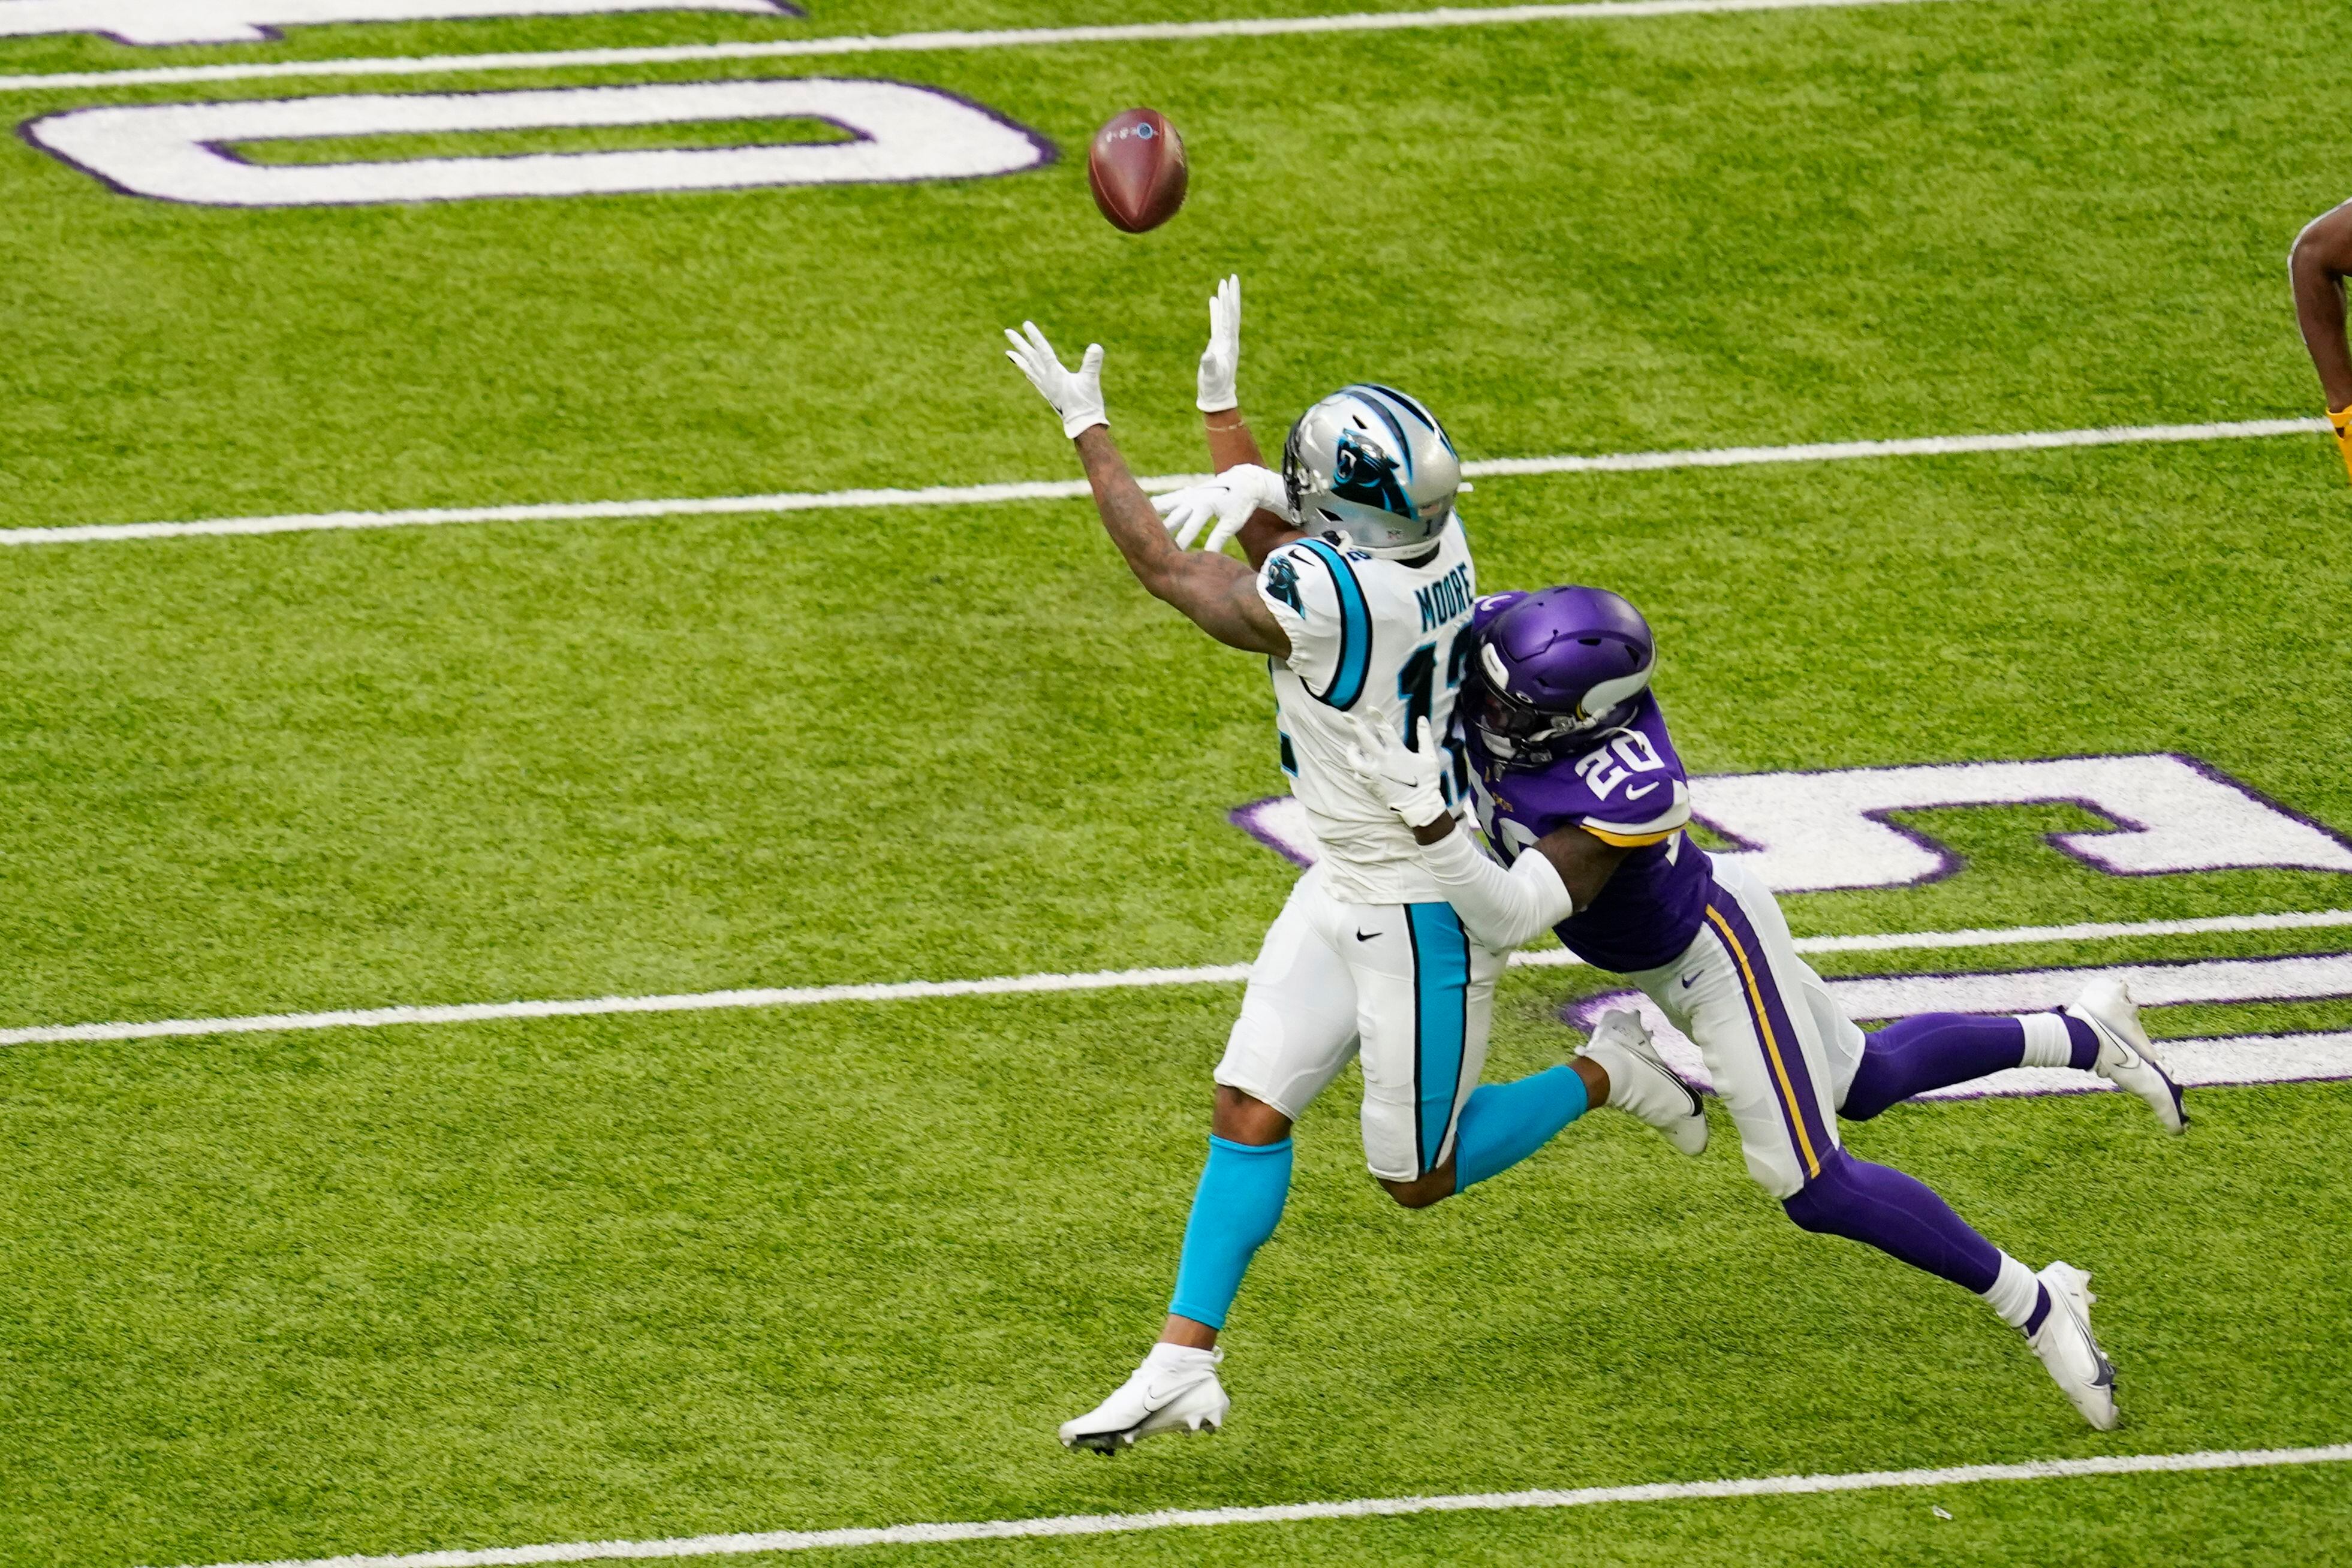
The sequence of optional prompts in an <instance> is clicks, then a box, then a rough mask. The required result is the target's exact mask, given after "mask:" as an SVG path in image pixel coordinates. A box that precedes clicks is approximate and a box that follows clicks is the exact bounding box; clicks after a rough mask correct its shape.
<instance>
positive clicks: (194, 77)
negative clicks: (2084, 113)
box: [0, 0, 1927, 92]
mask: <svg viewBox="0 0 2352 1568" xmlns="http://www.w3.org/2000/svg"><path fill="white" fill-rule="evenodd" d="M1926 3H1927V0H1594V3H1593V4H1590V5H1495V6H1455V5H1447V6H1441V7H1439V8H1437V9H1434V10H1429V11H1389V12H1357V13H1349V14H1348V15H1344V16H1256V17H1235V18H1229V19H1226V20H1222V21H1207V22H1127V23H1117V24H1111V25H1108V26H1085V27H1002V28H992V29H987V30H982V31H961V32H924V33H883V34H873V35H865V36H860V37H838V38H779V39H772V40H769V41H766V42H761V43H731V44H671V45H660V46H651V47H642V48H632V49H549V50H540V51H536V52H530V53H519V54H481V55H415V56H380V57H373V58H357V59H354V58H344V59H326V60H281V61H275V62H266V61H238V62H234V63H231V64H226V65H216V66H142V67H135V68H131V69H128V70H113V71H43V72H35V73H32V74H28V75H24V76H7V77H0V92H50V91H55V90H57V89H60V88H93V87H148V86H159V85H173V84H177V83H182V82H208V81H268V80H283V79H286V78H304V77H351V76H428V75H429V76H440V75H445V74H449V73H455V72H477V71H519V70H529V71H543V70H554V69H572V68H579V67H583V66H585V67H595V66H650V65H691V64H696V63H698V62H701V61H705V60H777V59H785V60H789V59H808V58H812V57H825V56H834V55H879V54H938V53H961V52H965V51H969V50H974V49H1024V48H1031V49H1034V48H1040V47H1049V46H1053V45H1057V44H1146V43H1170V42H1179V41H1182V40H1185V39H1191V38H1269V37H1283V36H1286V35H1294V34H1300V33H1376V32H1403V31H1411V30H1418V29H1426V28H1433V27H1496V26H1526V25H1528V24H1529V23H1534V22H1607V21H1620V20H1625V19H1628V18H1635V17H1643V16H1705V15H1713V14H1717V13H1721V12H1727V11H1829V10H1849V9H1853V8H1854V7H1858V6H1864V5H1869V6H1884V5H1921V4H1926Z"/></svg>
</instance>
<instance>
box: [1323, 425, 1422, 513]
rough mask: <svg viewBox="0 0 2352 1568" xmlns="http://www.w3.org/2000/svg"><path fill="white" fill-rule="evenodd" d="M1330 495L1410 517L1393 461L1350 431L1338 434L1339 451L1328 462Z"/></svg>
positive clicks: (1409, 509) (1407, 503)
mask: <svg viewBox="0 0 2352 1568" xmlns="http://www.w3.org/2000/svg"><path fill="white" fill-rule="evenodd" d="M1331 493H1332V494H1333V495H1335V496H1337V497H1339V498H1340V499H1341V500H1343V501H1356V502H1360V503H1361V504H1362V505H1364V506H1367V507H1379V508H1380V509H1381V511H1383V512H1394V513H1395V514H1396V515H1397V516H1398V517H1412V502H1411V501H1409V500H1407V499H1405V494H1404V486H1402V485H1400V484H1398V483H1397V463H1396V459H1395V458H1393V457H1391V456H1390V455H1388V454H1387V453H1385V452H1382V451H1381V450H1380V449H1379V448H1377V447H1375V446H1373V445H1372V444H1370V442H1368V441H1366V440H1364V438H1363V437H1361V436H1360V435H1358V434H1356V433H1355V432H1354V431H1352V430H1343V431H1341V432H1340V433H1339V452H1338V454H1337V455H1335V456H1334V457H1333V459H1332V462H1331Z"/></svg>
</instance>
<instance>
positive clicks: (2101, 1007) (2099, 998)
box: [2059, 976, 2189, 1134]
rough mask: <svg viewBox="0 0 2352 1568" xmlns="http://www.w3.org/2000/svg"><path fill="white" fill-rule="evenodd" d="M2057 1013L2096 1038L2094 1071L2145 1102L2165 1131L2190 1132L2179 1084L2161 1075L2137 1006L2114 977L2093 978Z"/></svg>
mask: <svg viewBox="0 0 2352 1568" xmlns="http://www.w3.org/2000/svg"><path fill="white" fill-rule="evenodd" d="M2059 1010H2060V1011H2062V1012H2066V1013H2071V1014H2072V1015H2074V1017H2075V1018H2078V1019H2082V1020H2083V1021H2084V1023H2086V1024H2089V1025H2090V1026H2091V1032H2092V1033H2094V1034H2095V1035H2097V1036H2098V1037H2099V1060H2098V1061H2096V1062H2095V1064H2093V1066H2092V1069H2091V1071H2094V1072H2095V1073H2097V1074H2098V1075H2099V1076H2100V1077H2102V1078H2104V1079H2105V1080H2106V1081H2107V1082H2110V1083H2113V1084H2114V1085H2116V1087H2117V1088H2119V1089H2128V1090H2130V1091H2131V1092H2133V1093H2135V1094H2137V1095H2138V1096H2139V1097H2140V1098H2141V1099H2143V1100H2145V1101H2147V1108H2148V1109H2149V1110H2151V1111H2153V1112H2155V1113H2156V1119H2157V1120H2158V1121H2159V1122H2161V1123H2163V1124H2164V1130H2165V1131H2166V1132H2168V1133H2171V1134H2179V1133H2182V1132H2185V1131H2186V1130H2187V1129H2188V1126H2189V1112H2188V1110H2187V1108H2186V1107H2184V1106H2183V1105H2182V1104H2181V1103H2180V1085H2179V1084H2178V1083H2175V1082H2173V1081H2172V1075H2171V1074H2170V1073H2168V1072H2167V1071H2165V1070H2164V1062H2163V1061H2162V1059H2161V1058H2159V1057H2158V1055H2157V1054H2156V1048H2155V1047H2154V1046H2152V1045H2150V1044H2149V1043H2148V1040H2147V1030H2144V1029H2142V1028H2141V1027H2140V1022H2139V1006H2138V1004H2137V1003H2136V1002H2134V1001H2133V1000H2132V999H2131V993H2130V992H2129V991H2127V990H2126V989H2125V988H2124V983H2123V982H2122V981H2121V980H2118V979H2116V978H2115V977H2113V976H2109V977H2107V978H2105V979H2103V980H2094V981H2092V982H2091V983H2090V984H2089V985H2087V986H2085V987H2084V988H2083V994H2082V995H2081V996H2078V997H2076V998H2074V1000H2073V1001H2071V1002H2068V1003H2067V1004H2066V1005H2065V1006H2064V1007H2063V1008H2062V1009H2059Z"/></svg>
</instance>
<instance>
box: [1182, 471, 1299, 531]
mask: <svg viewBox="0 0 2352 1568" xmlns="http://www.w3.org/2000/svg"><path fill="white" fill-rule="evenodd" d="M1151 504H1152V506H1154V507H1157V508H1159V511H1160V517H1161V518H1162V520H1164V521H1165V522H1166V523H1167V525H1168V531H1169V532H1170V533H1171V534H1173V535H1175V536H1176V548H1177V549H1192V541H1193V540H1194V539H1196V538H1200V537H1201V529H1202V528H1203V527H1205V526H1206V525H1207V524H1208V521H1209V519H1210V518H1212V517H1214V518H1215V519H1216V520H1217V526H1216V528H1215V529H1214V530H1213V531H1212V532H1211V533H1210V535H1209V542H1208V543H1207V544H1206V545H1204V546H1202V549H1212V550H1220V549H1224V548H1225V545H1226V543H1227V541H1229V540H1230V539H1232V538H1233V537H1234V535H1235V534H1237V533H1240V532H1241V531H1242V525H1243V524H1244V523H1246V522H1248V521H1249V520H1250V517H1251V516H1252V515H1253V514H1255V513H1257V512H1261V511H1265V512H1272V513H1273V514H1274V515H1275V516H1276V517H1281V518H1282V519H1284V520H1285V521H1289V520H1290V518H1291V516H1292V514H1291V510H1290V493H1289V490H1288V488H1287V487H1286V486H1285V485H1284V484H1283V482H1282V476H1281V475H1279V474H1276V472H1274V471H1273V470H1272V469H1270V468H1261V467H1259V466H1258V465H1256V464H1255V463H1241V464H1236V465H1234V466H1233V467H1231V468H1228V469H1226V470H1225V471H1224V472H1223V473H1222V474H1220V475H1218V476H1216V477H1215V478H1213V479H1212V480H1210V481H1209V482H1208V483H1207V484H1205V485H1195V486H1192V488H1190V489H1187V490H1171V491H1170V492H1169V493H1168V494H1167V495H1165V496H1154V497H1151Z"/></svg>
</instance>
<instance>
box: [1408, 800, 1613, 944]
mask: <svg viewBox="0 0 2352 1568" xmlns="http://www.w3.org/2000/svg"><path fill="white" fill-rule="evenodd" d="M1420 850H1421V863H1422V864H1423V865H1424V866H1426V867H1427V868H1428V869H1429V874H1430V875H1432V876H1433V877H1435V878H1436V879H1437V884H1438V885H1439V886H1440V887H1443V888H1444V890H1445V901H1446V902H1447V903H1448V904H1452V905H1454V914H1456V915H1460V916H1461V917H1462V924H1463V925H1464V926H1465V927H1466V928H1467V929H1468V930H1469V932H1470V935H1472V936H1475V937H1476V938H1478V940H1479V941H1481V942H1484V943H1485V944H1486V946H1489V947H1498V948H1501V949H1503V950H1505V951H1509V950H1510V949H1511V948H1514V947H1517V946H1519V945H1520V944H1522V943H1524V942H1526V941H1527V940H1528V938H1529V937H1531V936H1534V935H1535V934H1536V933H1537V932H1538V931H1545V930H1549V929H1550V928H1551V927H1552V926H1554V925H1559V923H1560V922H1561V921H1563V920H1565V919H1567V918H1568V917H1569V916H1570V915H1573V914H1575V913H1576V901H1575V900H1574V899H1573V898H1570V896H1569V893H1568V884H1567V883H1564V882H1562V881H1560V880H1559V868H1557V867H1556V866H1554V865H1553V864H1552V863H1551V861H1550V859H1549V857H1548V856H1546V855H1545V854H1544V852H1542V851H1541V850H1537V849H1530V850H1528V852H1526V853H1525V854H1522V855H1521V856H1519V858H1518V859H1517V861H1516V862H1513V863H1512V866H1511V868H1510V870H1508V871H1505V870H1504V869H1503V868H1502V867H1501V866H1498V865H1496V863H1495V862H1493V861H1490V860H1488V859H1487V858H1486V856H1485V855H1482V854H1480V853H1479V852H1478V851H1477V849H1476V848H1475V846H1474V845H1472V843H1471V842H1470V835H1469V833H1468V832H1466V831H1464V829H1463V827H1462V825H1461V824H1460V823H1459V822H1456V823H1455V824H1454V831H1452V832H1450V833H1448V834H1446V835H1445V836H1444V838H1442V839H1440V840H1438V841H1436V842H1435V843H1433V844H1423V845H1421V846H1420Z"/></svg>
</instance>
